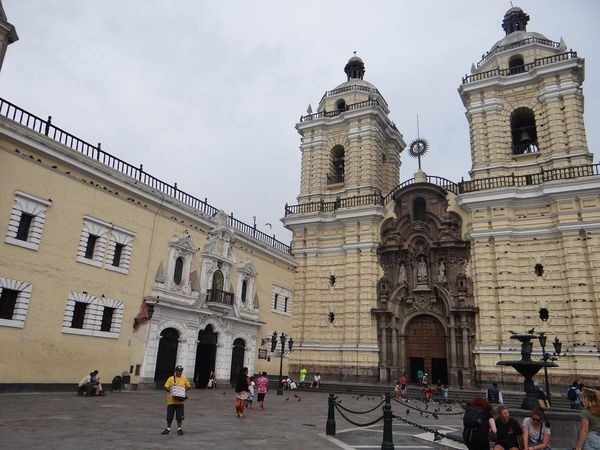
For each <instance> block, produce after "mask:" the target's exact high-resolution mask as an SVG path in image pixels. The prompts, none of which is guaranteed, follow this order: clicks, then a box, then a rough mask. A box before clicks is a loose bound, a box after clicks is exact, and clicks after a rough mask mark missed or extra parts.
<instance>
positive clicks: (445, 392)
mask: <svg viewBox="0 0 600 450" xmlns="http://www.w3.org/2000/svg"><path fill="white" fill-rule="evenodd" d="M449 394H450V391H449V389H448V385H447V384H445V385H444V388H443V390H442V396H443V397H444V403H448V395H449Z"/></svg>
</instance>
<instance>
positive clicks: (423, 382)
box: [421, 372, 429, 387]
mask: <svg viewBox="0 0 600 450" xmlns="http://www.w3.org/2000/svg"><path fill="white" fill-rule="evenodd" d="M428 382H429V374H428V373H427V372H425V373H424V374H423V378H421V385H422V386H423V387H425V386H427V384H428Z"/></svg>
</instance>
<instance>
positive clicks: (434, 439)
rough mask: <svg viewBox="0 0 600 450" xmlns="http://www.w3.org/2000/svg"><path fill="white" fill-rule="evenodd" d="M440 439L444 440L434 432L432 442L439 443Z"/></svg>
mask: <svg viewBox="0 0 600 450" xmlns="http://www.w3.org/2000/svg"><path fill="white" fill-rule="evenodd" d="M442 439H444V438H443V436H442V435H441V434H440V433H438V431H437V430H435V433H433V441H434V442H435V441H441V440H442Z"/></svg>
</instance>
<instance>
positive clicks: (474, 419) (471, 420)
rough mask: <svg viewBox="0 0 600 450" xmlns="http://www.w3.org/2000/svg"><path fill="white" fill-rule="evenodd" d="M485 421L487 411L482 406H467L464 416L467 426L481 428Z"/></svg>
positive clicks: (464, 423) (465, 425)
mask: <svg viewBox="0 0 600 450" xmlns="http://www.w3.org/2000/svg"><path fill="white" fill-rule="evenodd" d="M484 423H485V413H484V411H483V409H481V408H467V410H466V411H465V415H464V416H463V425H464V427H465V428H479V427H480V426H481V425H483V424H484Z"/></svg>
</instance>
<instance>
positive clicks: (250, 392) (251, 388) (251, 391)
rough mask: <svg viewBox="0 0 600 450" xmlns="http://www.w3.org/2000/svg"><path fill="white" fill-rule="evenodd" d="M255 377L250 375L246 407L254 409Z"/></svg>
mask: <svg viewBox="0 0 600 450" xmlns="http://www.w3.org/2000/svg"><path fill="white" fill-rule="evenodd" d="M255 386H256V383H254V377H250V384H249V385H248V398H247V399H246V409H252V400H254V387H255Z"/></svg>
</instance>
